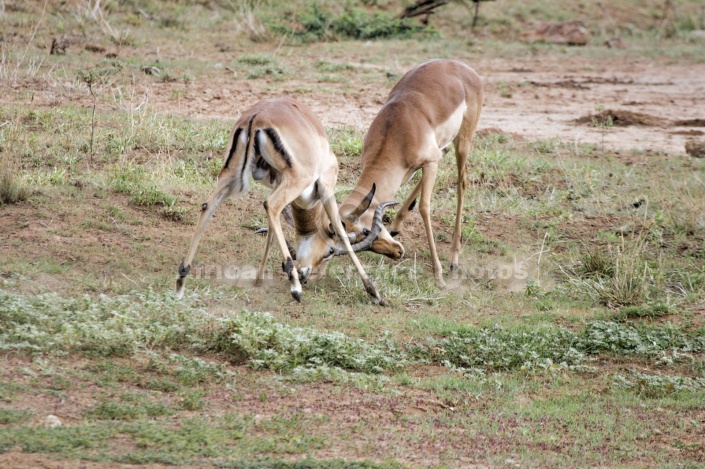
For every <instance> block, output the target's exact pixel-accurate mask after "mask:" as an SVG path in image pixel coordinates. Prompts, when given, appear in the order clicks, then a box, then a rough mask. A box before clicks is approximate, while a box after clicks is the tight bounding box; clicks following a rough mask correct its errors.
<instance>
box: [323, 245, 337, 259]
mask: <svg viewBox="0 0 705 469" xmlns="http://www.w3.org/2000/svg"><path fill="white" fill-rule="evenodd" d="M334 253H335V249H333V248H330V249H328V254H326V255H325V256H323V260H324V261H325V260H328V259H330V258H331V257H333V254H334Z"/></svg>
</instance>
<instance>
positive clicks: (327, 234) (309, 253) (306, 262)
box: [294, 188, 396, 282]
mask: <svg viewBox="0 0 705 469" xmlns="http://www.w3.org/2000/svg"><path fill="white" fill-rule="evenodd" d="M373 197H374V188H373V189H372V191H371V192H370V193H369V194H368V196H367V197H366V198H365V200H367V202H366V204H367V205H368V206H369V201H371V200H372V198H373ZM395 204H396V202H387V203H383V204H380V205H378V206H377V208H376V209H375V212H374V214H373V215H372V217H371V218H372V219H371V221H370V229H367V228H365V229H362V230H361V235H360V236H357V235H352V236H351V233H349V232H348V233H347V237H348V239H346V240H341V239H340V238H339V237H338V236H337V235H336V232H335V229H334V227H333V225H332V223H330V222H329V220H328V218H327V217H320V218H318V217H317V218H316V219H317V220H321V221H322V222H321V223H319V227H318V229H317V231H316V232H315V233H314V232H308V233H307V232H305V231H302V230H300V229H299V220H300V216H299V214H297V213H296V212H297V210H296V209H294V220H295V221H296V224H297V231H298V234H297V241H298V246H297V254H296V268H297V270H298V271H299V278H300V280H302V281H304V282H305V281H307V280H308V279H309V277H310V276H311V275H313V276H314V277H315V276H318V275H322V274H323V273H324V272H325V270H326V268H327V266H328V262H329V261H330V260H331V259H333V258H334V257H336V256H340V255H347V253H348V250H347V248H346V246H345V244H346V243H345V242H346V241H347V242H348V243H350V248H351V249H352V251H353V252H361V251H369V250H371V249H372V246H373V245H374V243H375V242H376V241H377V239H378V237H379V236H380V235H381V234H382V233H383V232H385V233H386V230H385V229H384V225H383V224H382V213H383V211H384V209H385V208H387V207H389V206H390V205H395ZM340 228H341V233H343V232H344V231H343V229H342V228H343V227H342V226H341V227H340ZM356 241H357V242H356Z"/></svg>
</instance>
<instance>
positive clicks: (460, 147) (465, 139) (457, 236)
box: [450, 119, 477, 272]
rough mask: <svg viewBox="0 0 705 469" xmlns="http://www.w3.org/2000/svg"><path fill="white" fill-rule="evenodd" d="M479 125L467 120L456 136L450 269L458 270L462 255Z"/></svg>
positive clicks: (474, 121)
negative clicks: (465, 210)
mask: <svg viewBox="0 0 705 469" xmlns="http://www.w3.org/2000/svg"><path fill="white" fill-rule="evenodd" d="M476 127H477V119H474V120H472V119H470V120H465V121H464V122H463V125H462V126H461V128H460V132H459V133H458V136H457V137H455V140H454V141H453V145H454V146H455V161H456V163H457V165H458V204H457V207H456V211H455V230H454V231H453V243H452V244H451V248H450V252H451V257H450V270H451V272H453V271H457V270H458V258H459V257H460V243H461V241H462V240H461V238H462V236H461V231H462V224H463V202H464V200H465V190H466V189H467V177H466V173H467V164H466V163H467V161H468V156H470V150H471V149H472V137H473V135H474V133H475V128H476Z"/></svg>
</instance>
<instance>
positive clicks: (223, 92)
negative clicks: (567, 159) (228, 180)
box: [0, 56, 705, 155]
mask: <svg viewBox="0 0 705 469" xmlns="http://www.w3.org/2000/svg"><path fill="white" fill-rule="evenodd" d="M219 58H221V57H213V59H216V60H217V59H219ZM302 59H303V60H306V58H302ZM310 59H311V60H315V56H312V57H310ZM463 60H465V61H466V62H467V63H469V64H470V65H471V66H473V68H475V69H476V70H477V71H478V73H480V75H481V76H482V77H483V80H484V83H485V104H484V109H483V114H482V118H481V120H480V126H479V128H480V129H483V128H496V129H500V130H501V131H503V132H507V133H512V134H516V135H518V136H521V137H524V138H527V139H532V140H537V139H559V140H561V141H562V142H571V143H572V144H574V145H579V144H582V143H589V144H593V145H602V143H603V138H604V145H605V146H606V147H608V148H610V149H614V150H638V151H646V152H655V153H669V154H674V155H684V154H685V149H684V148H685V142H686V141H687V139H688V138H691V137H698V136H702V135H705V128H704V127H703V123H704V122H705V121H704V119H705V64H687V65H686V64H669V63H667V62H666V61H665V60H664V59H659V60H649V59H634V60H624V59H623V58H619V59H613V58H603V59H600V60H588V59H585V58H580V57H574V58H571V57H545V56H544V57H540V58H529V59H521V58H519V59H516V58H515V59H511V60H508V59H502V58H498V59H488V58H479V59H477V60H473V59H472V58H464V59H463ZM342 63H344V64H347V65H350V62H347V61H345V62H341V64H342ZM358 65H359V67H361V68H364V69H366V70H370V69H372V70H378V71H379V75H380V76H384V75H385V74H386V75H387V76H389V77H392V78H397V77H400V76H401V75H402V74H403V73H404V72H405V71H406V70H407V69H408V68H409V67H408V66H405V65H399V64H395V63H393V64H390V65H389V66H380V65H370V64H358ZM353 66H355V64H353ZM349 77H350V82H349V84H346V85H345V86H343V85H339V84H336V83H326V84H325V86H326V87H327V88H328V90H329V91H328V92H327V93H325V95H323V96H321V95H320V93H314V92H310V91H301V89H305V87H306V86H307V85H310V83H307V82H306V81H304V80H298V79H296V78H295V77H292V79H287V80H285V81H282V82H273V81H272V80H245V79H242V78H238V77H237V76H236V77H235V78H234V79H233V73H232V71H231V70H229V69H228V68H227V67H224V68H223V69H222V74H220V75H216V76H215V77H212V76H211V77H208V78H197V79H195V80H193V81H191V82H189V83H187V84H183V83H172V82H166V83H164V82H155V81H154V80H151V79H149V77H144V76H139V75H137V76H136V82H135V88H134V95H133V96H132V100H133V102H132V103H125V104H126V105H130V104H131V105H133V106H136V105H138V104H140V102H143V101H145V100H146V102H147V103H148V104H149V105H150V106H152V108H153V109H154V110H156V111H157V112H163V113H175V114H183V115H188V116H191V117H203V118H221V119H232V120H233V121H234V120H235V119H236V118H237V116H238V112H239V110H242V109H244V108H246V107H248V106H250V105H251V104H252V103H253V102H255V101H256V100H258V99H263V98H267V97H273V96H278V95H282V94H287V95H292V96H295V97H298V98H300V99H302V100H304V101H306V102H307V104H309V105H310V106H311V107H312V109H313V110H314V112H315V113H316V114H317V115H319V116H320V117H321V120H322V121H323V123H324V125H326V126H327V127H339V126H353V127H355V128H358V129H360V130H364V129H366V128H367V127H368V126H369V124H370V122H371V121H372V119H373V118H374V116H375V115H376V113H377V111H378V110H379V108H380V107H381V105H382V104H383V103H384V101H385V99H386V96H387V94H388V92H389V89H391V86H392V84H393V83H394V81H395V80H388V81H387V82H386V86H380V83H379V81H382V80H377V81H376V82H373V83H368V82H366V81H363V80H361V79H360V78H356V75H355V74H352V75H350V76H349ZM53 85H54V86H56V85H57V84H56V83H54V84H53ZM59 86H61V84H59ZM174 90H178V97H176V98H175V97H174V96H175V92H174ZM351 90H354V91H351ZM0 91H2V92H1V93H0V96H4V98H0V102H6V103H9V102H14V101H15V99H14V98H15V97H16V96H17V94H18V93H20V92H23V93H27V92H30V93H32V94H33V96H32V99H33V103H34V104H35V105H40V106H41V105H48V106H51V105H52V104H54V103H56V102H57V100H59V101H63V100H64V99H68V100H70V101H78V102H85V104H86V105H88V103H89V100H88V96H86V94H85V93H83V92H82V90H81V91H80V92H70V93H61V92H60V93H59V94H58V95H57V93H55V92H53V91H52V90H51V89H48V87H47V83H45V82H43V81H42V80H31V81H26V82H23V83H15V84H14V85H13V86H12V88H10V87H9V86H8V85H7V84H5V85H2V84H0ZM13 95H15V96H14V97H13ZM62 95H63V96H62ZM597 106H601V107H603V108H604V109H607V110H615V111H622V112H625V113H637V114H645V115H646V116H647V120H648V121H649V122H647V124H650V125H645V123H644V122H635V123H629V122H626V123H625V122H620V123H617V122H615V125H614V126H613V127H612V128H610V129H609V130H608V131H607V132H604V135H603V133H601V132H600V131H599V129H596V128H595V127H593V126H591V125H589V123H588V124H586V123H578V122H576V120H579V119H580V118H583V119H584V120H586V118H587V120H588V122H589V116H590V115H593V114H595V112H596V107H597ZM648 117H651V118H653V119H648ZM684 121H691V122H690V123H688V122H684ZM679 124H681V125H679ZM682 124H685V125H682Z"/></svg>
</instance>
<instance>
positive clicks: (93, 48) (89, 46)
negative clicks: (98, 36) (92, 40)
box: [84, 44, 105, 54]
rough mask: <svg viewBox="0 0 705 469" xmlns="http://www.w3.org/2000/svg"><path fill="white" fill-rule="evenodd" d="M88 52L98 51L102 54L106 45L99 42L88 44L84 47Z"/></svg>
mask: <svg viewBox="0 0 705 469" xmlns="http://www.w3.org/2000/svg"><path fill="white" fill-rule="evenodd" d="M84 49H86V50H87V51H88V52H96V53H99V54H102V53H103V52H105V47H103V46H99V45H98V44H86V47H84Z"/></svg>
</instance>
